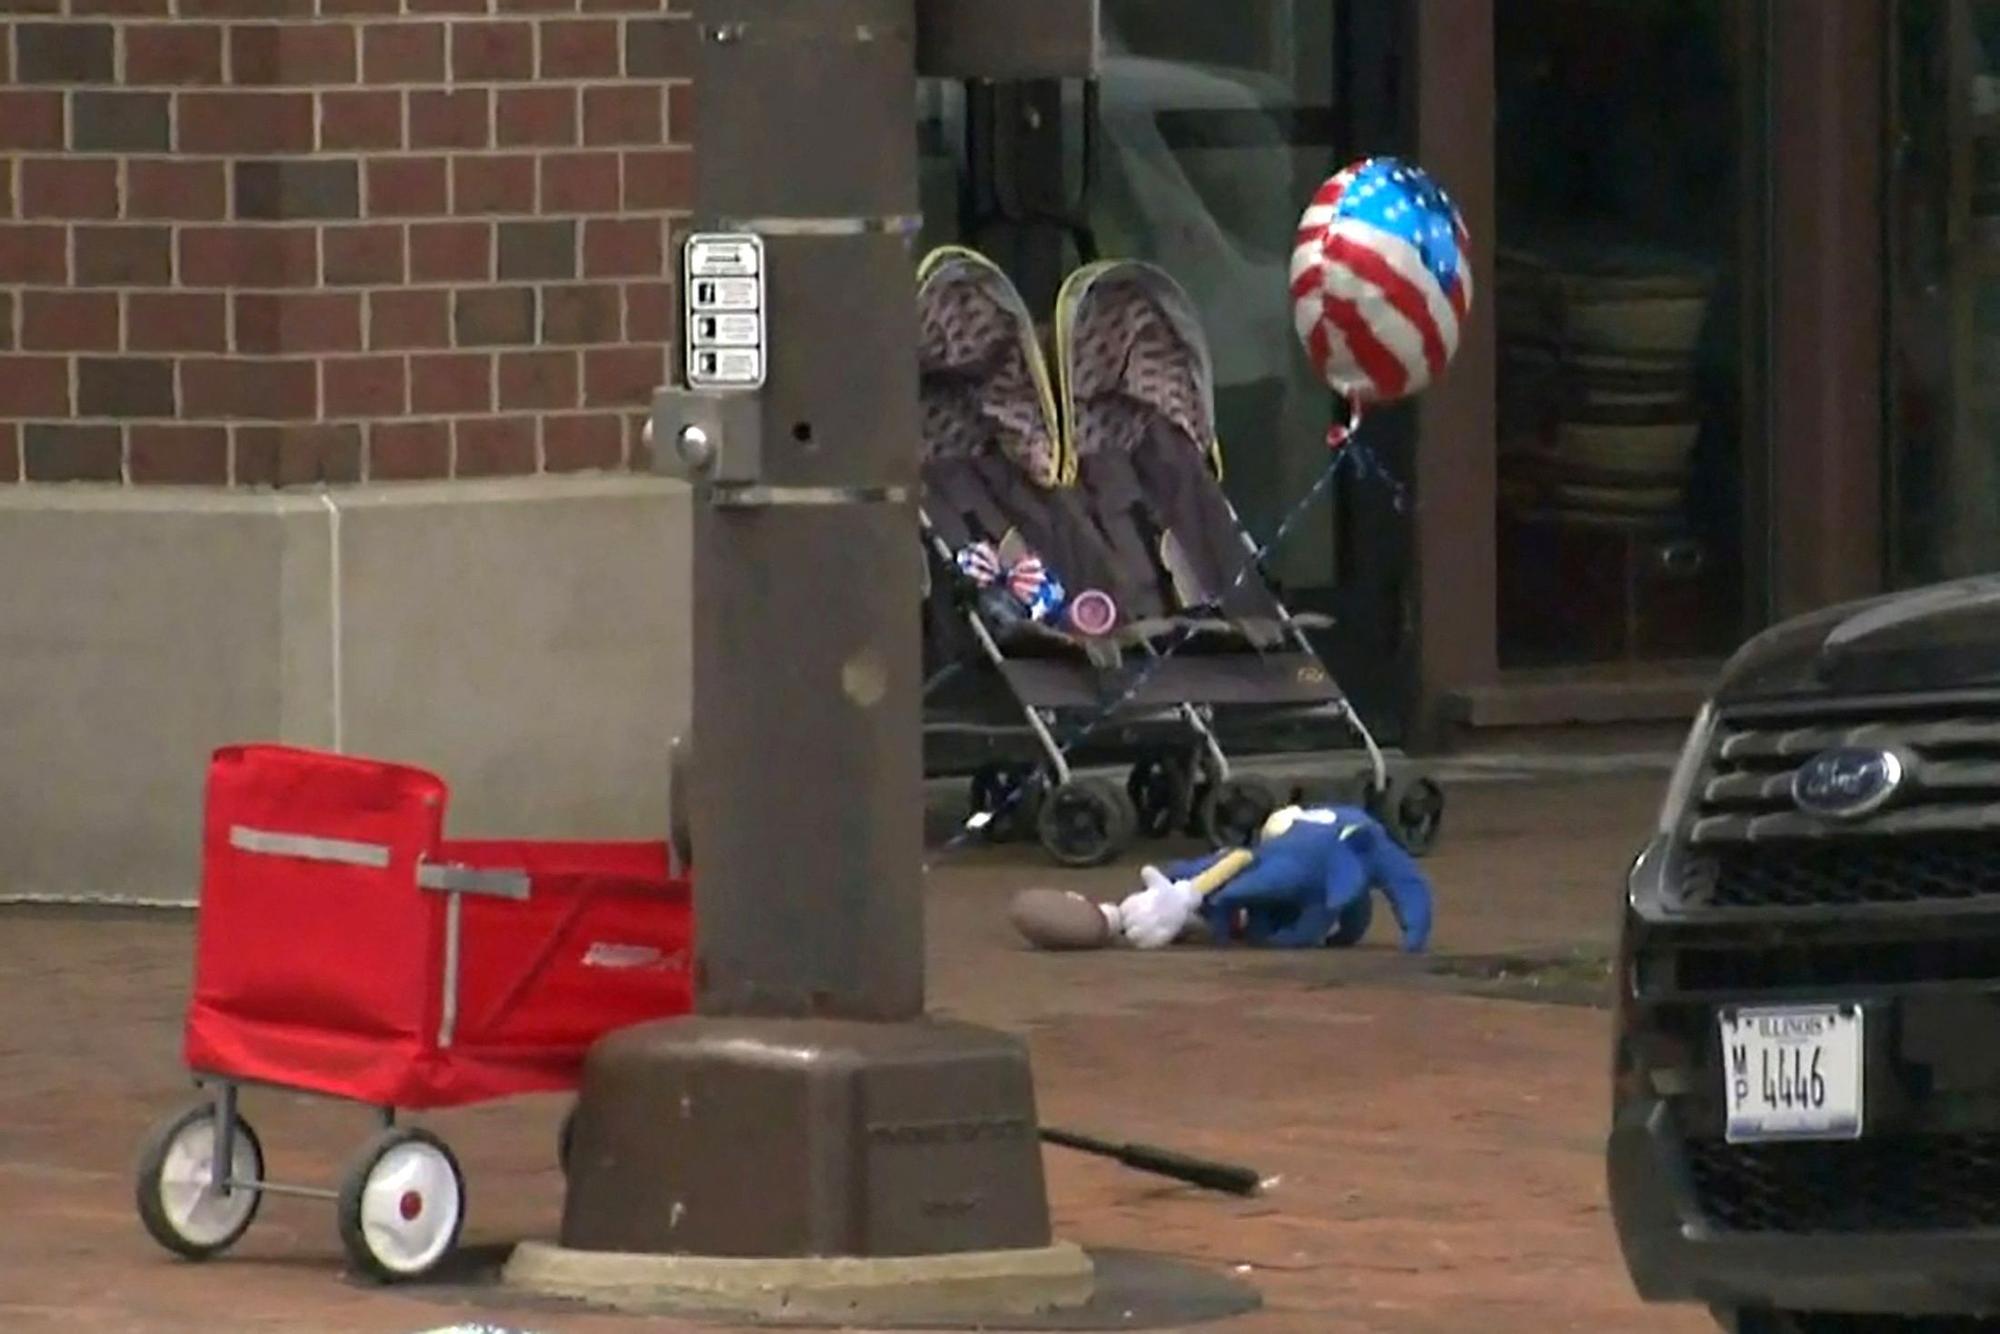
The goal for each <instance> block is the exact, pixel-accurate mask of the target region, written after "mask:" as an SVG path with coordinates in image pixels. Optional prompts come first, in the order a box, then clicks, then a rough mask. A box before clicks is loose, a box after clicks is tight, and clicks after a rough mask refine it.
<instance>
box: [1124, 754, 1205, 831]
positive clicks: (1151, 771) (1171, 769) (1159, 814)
mask: <svg viewBox="0 0 2000 1334" xmlns="http://www.w3.org/2000/svg"><path fill="white" fill-rule="evenodd" d="M1125 791H1126V793H1127V794H1128V795H1129V796H1130V797H1131V798H1132V807H1133V810H1134V811H1135V812H1136V813H1137V815H1138V817H1139V832H1140V833H1141V834H1143V835H1145V836H1146V837H1147V838H1166V837H1167V836H1168V835H1170V834H1173V833H1175V832H1176V831H1178V830H1180V829H1181V828H1183V827H1184V826H1185V825H1186V824H1187V822H1188V820H1189V819H1190V818H1191V816H1192V814H1193V811H1194V766H1193V765H1192V764H1190V763H1189V762H1188V760H1187V758H1186V757H1185V756H1182V755H1178V754H1176V753H1174V752H1173V751H1170V750H1157V751H1153V752H1151V753H1149V754H1147V755H1145V756H1143V757H1142V758H1141V759H1140V760H1139V762H1138V763H1137V764H1135V765H1133V766H1132V774H1131V777H1129V778H1127V779H1126V780H1125Z"/></svg>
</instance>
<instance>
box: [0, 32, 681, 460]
mask: <svg viewBox="0 0 2000 1334" xmlns="http://www.w3.org/2000/svg"><path fill="white" fill-rule="evenodd" d="M672 3H673V0H0V58H4V60H5V61H6V68H5V71H4V72H5V74H6V75H7V80H6V84H5V86H4V87H0V481H16V480H21V479H23V478H25V479H26V480H30V481H64V480H88V481H120V480H123V481H127V482H132V483H159V482H169V483H171V482H179V483H209V484H214V483H232V484H235V485H238V486H269V485H296V484H308V483H315V482H320V481H327V482H352V481H364V480H365V481H382V480H398V479H417V478H437V477H476V476H491V475H499V474H523V473H533V472H538V471H548V472H561V471H573V470H580V469H590V468H618V467H623V466H628V465H629V464H630V462H631V460H632V456H633V452H634V449H633V446H634V443H635V441H636V437H637V428H638V424H639V422H640V421H641V420H642V412H641V409H642V408H643V406H644V405H645V404H646V403H647V402H648V400H649V399H650V397H651V393H652V390H653V388H654V387H655V386H656V385H657V384H658V383H659V382H660V381H661V380H662V378H663V377H664V373H665V352H666V341H667V339H668V337H669V332H670V325H671V317H670V311H671V299H670V298H671V290H670V287H669V282H668V271H667V266H666V261H665V256H664V251H665V247H666V232H667V227H668V225H669V220H670V219H671V218H673V217H676V216H678V214H679V213H680V212H682V211H683V210H684V209H685V206H686V204H687V201H688V195H689V191H690V188H691V175H690V169H691V165H692V164H691V157H690V150H689V149H688V147H687V144H688V139H689V135H688V131H689V129H690V113H689V107H690V99H689V97H688V92H689V89H688V85H687V83H686V82H685V81H684V80H681V79H677V78H676V77H675V76H676V75H677V74H681V73H684V72H685V71H686V70H687V69H688V68H689V54H688V46H689V43H690V41H691V36H692V32H691V27H690V24H689V22H688V20H687V18H686V16H685V13H678V14H677V13H673V12H670V8H671V5H672ZM679 7H680V9H681V10H683V11H684V10H685V8H686V3H685V0H679ZM258 20H262V21H258Z"/></svg>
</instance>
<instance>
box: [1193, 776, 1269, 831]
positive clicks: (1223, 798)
mask: <svg viewBox="0 0 2000 1334" xmlns="http://www.w3.org/2000/svg"><path fill="white" fill-rule="evenodd" d="M1279 805H1280V803H1279V800H1278V794H1277V791H1276V790H1275V789H1274V788H1272V786H1271V785H1270V784H1269V783H1266V782H1264V781H1263V780H1262V779H1258V778H1227V779H1224V780H1223V781H1222V782H1220V783H1217V784H1216V785H1215V786H1214V787H1213V788H1211V789H1209V791H1208V793H1207V795H1205V796H1204V797H1203V798H1202V803H1201V832H1202V834H1203V836H1204V837H1206V838H1207V839H1208V841H1209V842H1210V843H1212V844H1214V845H1215V846H1216V847H1218V848H1247V847H1249V846H1250V845H1251V844H1252V843H1254V842H1256V840H1257V834H1258V832H1259V831H1260V830H1262V829H1263V828H1264V822H1265V821H1266V820H1268V819H1270V818H1271V814H1272V812H1274V811H1276V810H1277V809H1278V806H1279Z"/></svg>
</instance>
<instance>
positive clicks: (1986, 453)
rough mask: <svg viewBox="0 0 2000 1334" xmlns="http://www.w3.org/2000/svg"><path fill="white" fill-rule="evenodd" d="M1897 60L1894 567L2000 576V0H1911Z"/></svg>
mask: <svg viewBox="0 0 2000 1334" xmlns="http://www.w3.org/2000/svg"><path fill="white" fill-rule="evenodd" d="M1893 39H1894V40H1893V45H1892V49H1893V51H1894V53H1895V61H1894V64H1895V78H1894V89H1893V93H1892V99H1893V100H1892V109H1891V117H1890V119H1891V124H1892V133H1893V135H1894V147H1895V153H1894V154H1893V159H1892V162H1893V172H1892V178H1891V187H1890V193H1891V222H1890V237H1889V246H1890V255H1891V269H1892V280H1891V291H1890V310H1891V327H1890V337H1889V338H1888V340H1887V342H1888V349H1887V355H1888V358H1889V365H1888V378H1889V383H1890V385H1891V393H1890V408H1889V414H1890V420H1889V432H1890V438H1891V440H1892V442H1893V443H1892V452H1891V461H1890V474H1889V490H1890V497H1891V499H1890V514H1889V518H1890V524H1891V530H1892V534H1893V539H1892V540H1893V546H1892V558H1891V559H1892V562H1893V565H1894V574H1895V576H1896V578H1897V580H1898V581H1899V582H1901V583H1905V584H1911V583H1928V582H1931V581H1933V580H1937V579H1947V578H1956V577H1958V576H1961V575H1967V574H1975V573H1981V572H1985V571H1991V570H1994V569H2000V4H1994V3H1991V2H1990V0H1901V2H1900V3H1899V4H1898V5H1897V6H1896V12H1895V20H1894V31H1893Z"/></svg>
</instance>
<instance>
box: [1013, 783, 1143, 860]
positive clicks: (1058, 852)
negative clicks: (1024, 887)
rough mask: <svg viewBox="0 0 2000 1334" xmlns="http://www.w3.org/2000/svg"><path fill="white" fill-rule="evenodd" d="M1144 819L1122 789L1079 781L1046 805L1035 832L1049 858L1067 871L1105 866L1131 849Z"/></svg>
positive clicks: (1063, 788) (1056, 793)
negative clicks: (1073, 868)
mask: <svg viewBox="0 0 2000 1334" xmlns="http://www.w3.org/2000/svg"><path fill="white" fill-rule="evenodd" d="M1138 825H1139V814H1138V812H1137V811H1136V810H1134V809H1133V807H1132V798H1131V796H1130V794H1128V793H1127V792H1126V791H1125V789H1124V788H1123V787H1121V786H1119V785H1118V784H1117V783H1113V782H1109V781H1107V780H1105V779H1102V778H1078V779H1072V780H1071V781H1069V782H1067V783H1064V784H1063V785H1062V786H1061V787H1058V788H1057V789H1056V790H1055V791H1054V792H1051V793H1050V794H1049V795H1048V798H1047V799H1046V800H1045V801H1043V802H1042V808H1041V811H1040V812H1039V814H1038V815H1037V817H1036V821H1035V829H1036V832H1037V833H1038V834H1039V835H1040V836H1041V841H1042V847H1043V848H1044V849H1045V850H1046V851H1047V852H1048V854H1049V856H1051V857H1053V858H1055V859H1056V861H1058V862H1060V863H1061V864H1062V865H1064V866H1074V867H1085V866H1102V865H1104V864H1105V863H1106V862H1108V861H1111V860H1113V859H1115V858H1116V857H1117V856H1118V854H1119V853H1121V852H1123V851H1125V849H1126V848H1128V847H1130V846H1131V845H1132V836H1133V835H1134V834H1135V833H1137V832H1138Z"/></svg>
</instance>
